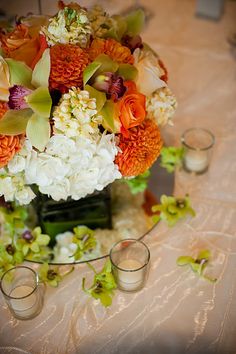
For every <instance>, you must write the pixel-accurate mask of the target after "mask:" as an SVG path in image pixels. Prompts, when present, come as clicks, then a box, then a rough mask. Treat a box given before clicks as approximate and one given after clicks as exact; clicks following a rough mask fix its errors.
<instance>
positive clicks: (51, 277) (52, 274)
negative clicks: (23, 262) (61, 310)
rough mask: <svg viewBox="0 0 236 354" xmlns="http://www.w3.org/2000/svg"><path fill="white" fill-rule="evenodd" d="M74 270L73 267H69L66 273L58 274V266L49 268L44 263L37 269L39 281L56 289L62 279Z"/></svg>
mask: <svg viewBox="0 0 236 354" xmlns="http://www.w3.org/2000/svg"><path fill="white" fill-rule="evenodd" d="M73 270H74V267H71V268H70V269H69V270H68V271H67V272H66V273H63V274H60V270H59V267H58V266H54V267H50V266H49V264H48V263H44V264H43V265H41V266H40V268H39V271H38V273H39V279H40V280H41V281H42V282H44V283H46V284H48V285H50V286H52V287H54V288H56V287H58V285H59V283H60V282H61V281H62V280H63V278H64V277H65V276H66V275H68V274H70V273H71V272H72V271H73Z"/></svg>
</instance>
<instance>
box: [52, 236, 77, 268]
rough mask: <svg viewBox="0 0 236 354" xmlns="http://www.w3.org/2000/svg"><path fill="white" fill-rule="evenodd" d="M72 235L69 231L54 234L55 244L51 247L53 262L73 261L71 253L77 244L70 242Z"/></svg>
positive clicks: (74, 250)
mask: <svg viewBox="0 0 236 354" xmlns="http://www.w3.org/2000/svg"><path fill="white" fill-rule="evenodd" d="M73 236H74V235H73V233H72V232H70V231H67V232H64V233H62V234H58V235H57V236H56V245H55V246H54V248H53V254H54V262H58V263H69V262H74V261H75V258H74V257H73V254H74V253H75V252H76V250H77V245H76V244H75V243H72V241H73Z"/></svg>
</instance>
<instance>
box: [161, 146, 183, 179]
mask: <svg viewBox="0 0 236 354" xmlns="http://www.w3.org/2000/svg"><path fill="white" fill-rule="evenodd" d="M183 156H184V149H183V148H176V147H174V146H169V147H163V148H162V149H161V164H160V166H161V167H163V168H165V169H166V170H167V172H169V173H172V172H174V171H175V168H176V167H177V166H181V165H182V161H183Z"/></svg>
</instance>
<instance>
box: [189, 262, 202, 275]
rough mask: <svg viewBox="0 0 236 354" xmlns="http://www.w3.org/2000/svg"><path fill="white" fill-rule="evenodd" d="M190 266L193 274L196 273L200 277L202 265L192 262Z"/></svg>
mask: <svg viewBox="0 0 236 354" xmlns="http://www.w3.org/2000/svg"><path fill="white" fill-rule="evenodd" d="M190 266H191V268H192V270H193V271H194V272H195V273H198V274H199V275H201V273H202V265H201V264H198V263H194V262H193V263H191V264H190Z"/></svg>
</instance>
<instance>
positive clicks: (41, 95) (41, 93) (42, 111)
mask: <svg viewBox="0 0 236 354" xmlns="http://www.w3.org/2000/svg"><path fill="white" fill-rule="evenodd" d="M25 100H26V102H27V103H28V105H29V107H30V108H32V110H33V111H34V112H35V113H37V114H39V115H40V116H42V117H45V118H48V117H49V116H50V113H51V107H52V99H51V96H50V93H49V90H48V88H47V87H39V88H37V89H36V90H35V91H33V92H32V93H31V94H30V95H28V96H26V97H25Z"/></svg>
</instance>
